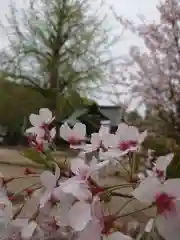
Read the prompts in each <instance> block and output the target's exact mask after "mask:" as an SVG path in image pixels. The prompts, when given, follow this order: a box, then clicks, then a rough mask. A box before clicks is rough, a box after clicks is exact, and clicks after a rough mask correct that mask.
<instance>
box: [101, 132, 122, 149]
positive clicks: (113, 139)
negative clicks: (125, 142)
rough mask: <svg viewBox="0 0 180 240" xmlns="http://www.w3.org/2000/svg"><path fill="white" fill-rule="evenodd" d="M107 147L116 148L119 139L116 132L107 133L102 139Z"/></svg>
mask: <svg viewBox="0 0 180 240" xmlns="http://www.w3.org/2000/svg"><path fill="white" fill-rule="evenodd" d="M102 143H103V145H104V147H105V148H116V147H117V146H118V143H119V140H118V138H117V136H116V135H115V134H106V135H104V137H103V139H102Z"/></svg>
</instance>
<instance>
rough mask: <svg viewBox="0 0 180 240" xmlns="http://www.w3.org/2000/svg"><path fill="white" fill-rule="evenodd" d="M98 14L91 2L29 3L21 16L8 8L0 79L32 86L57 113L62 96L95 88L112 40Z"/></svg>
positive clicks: (38, 0)
mask: <svg viewBox="0 0 180 240" xmlns="http://www.w3.org/2000/svg"><path fill="white" fill-rule="evenodd" d="M97 15H98V14H94V13H92V9H91V5H90V1H89V0H74V1H71V0H51V1H49V0H31V1H29V4H28V7H27V9H24V10H22V11H21V12H20V10H18V9H17V7H16V6H15V5H14V4H12V5H11V14H10V16H9V18H8V20H9V26H10V28H9V29H8V30H7V34H8V39H9V46H8V47H7V48H6V49H5V50H3V51H2V52H1V54H0V66H1V67H0V71H1V73H2V77H6V78H7V79H11V80H16V81H17V82H21V83H25V84H31V85H32V86H34V87H35V88H36V90H37V91H38V92H40V93H41V94H42V95H43V96H44V97H45V99H47V101H46V106H47V107H49V108H51V110H53V111H55V112H57V101H58V99H59V98H60V97H61V96H63V97H66V96H67V95H68V94H71V93H72V92H73V91H74V90H76V91H80V92H84V89H87V88H88V86H89V87H90V88H93V87H94V86H95V85H94V82H96V83H98V82H99V83H100V81H101V80H102V79H104V75H105V70H106V68H107V67H108V65H109V64H110V63H111V60H112V59H111V57H110V58H109V57H107V56H108V54H107V52H108V50H107V49H109V46H110V45H111V46H112V44H114V43H115V39H112V38H111V40H110V39H109V30H108V29H106V28H104V26H103V25H104V24H103V22H104V21H103V19H101V20H99V18H98V16H97ZM62 107H63V106H62Z"/></svg>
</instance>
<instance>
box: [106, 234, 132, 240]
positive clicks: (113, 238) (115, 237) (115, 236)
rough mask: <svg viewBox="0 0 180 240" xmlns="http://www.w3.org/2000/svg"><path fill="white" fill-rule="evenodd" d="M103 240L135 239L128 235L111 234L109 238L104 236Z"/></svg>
mask: <svg viewBox="0 0 180 240" xmlns="http://www.w3.org/2000/svg"><path fill="white" fill-rule="evenodd" d="M103 240H133V239H132V238H131V237H129V236H127V235H124V234H123V233H121V232H113V233H111V234H109V235H108V237H107V238H106V237H105V236H103Z"/></svg>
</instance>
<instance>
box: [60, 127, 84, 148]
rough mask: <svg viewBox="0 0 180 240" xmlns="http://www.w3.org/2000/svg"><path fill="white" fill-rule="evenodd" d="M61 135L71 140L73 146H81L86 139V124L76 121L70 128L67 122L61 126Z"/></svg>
mask: <svg viewBox="0 0 180 240" xmlns="http://www.w3.org/2000/svg"><path fill="white" fill-rule="evenodd" d="M60 136H61V137H62V138H63V139H64V140H65V141H67V142H69V144H70V147H71V148H75V149H76V148H77V149H78V148H81V146H82V144H84V142H85V140H86V126H85V125H84V124H82V123H76V124H75V125H74V127H73V128H70V127H69V125H68V124H67V123H64V124H63V125H61V127H60Z"/></svg>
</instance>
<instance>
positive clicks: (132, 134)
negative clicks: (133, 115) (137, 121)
mask: <svg viewBox="0 0 180 240" xmlns="http://www.w3.org/2000/svg"><path fill="white" fill-rule="evenodd" d="M138 138H139V131H138V129H137V128H136V127H134V126H129V128H128V131H127V133H126V138H125V140H132V141H137V140H138Z"/></svg>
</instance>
